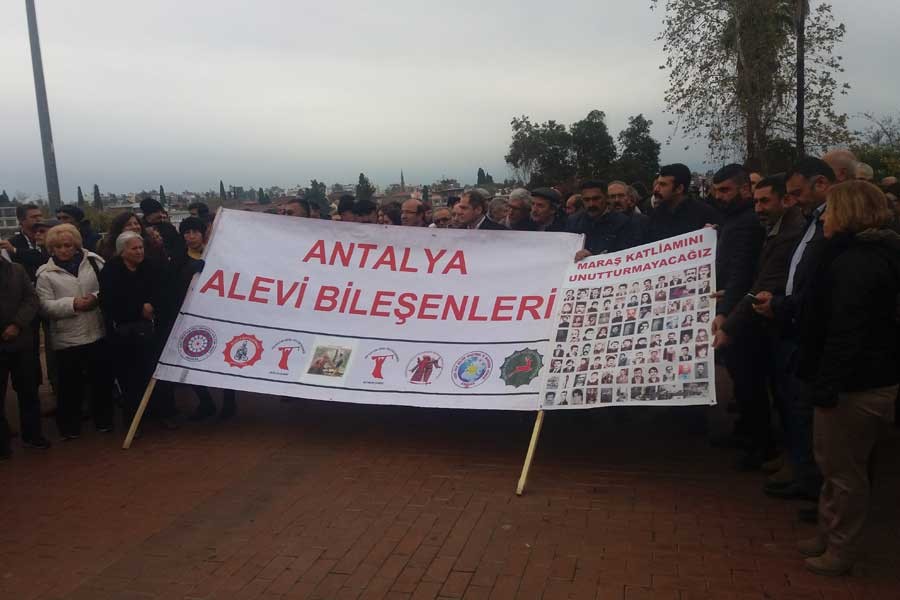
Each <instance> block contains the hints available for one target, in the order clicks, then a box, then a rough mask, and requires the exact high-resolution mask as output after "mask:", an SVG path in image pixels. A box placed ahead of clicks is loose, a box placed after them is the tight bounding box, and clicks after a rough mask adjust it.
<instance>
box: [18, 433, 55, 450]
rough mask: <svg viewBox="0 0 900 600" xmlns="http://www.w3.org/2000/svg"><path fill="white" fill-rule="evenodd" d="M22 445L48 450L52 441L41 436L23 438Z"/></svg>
mask: <svg viewBox="0 0 900 600" xmlns="http://www.w3.org/2000/svg"><path fill="white" fill-rule="evenodd" d="M22 445H23V446H25V447H26V448H34V449H36V450H46V449H47V448H49V447H50V442H49V441H47V438H45V437H43V436H41V437H36V438H31V439H25V438H22Z"/></svg>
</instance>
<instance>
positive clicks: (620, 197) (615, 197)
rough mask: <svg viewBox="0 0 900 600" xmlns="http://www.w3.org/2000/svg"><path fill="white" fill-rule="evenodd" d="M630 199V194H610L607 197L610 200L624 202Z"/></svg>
mask: <svg viewBox="0 0 900 600" xmlns="http://www.w3.org/2000/svg"><path fill="white" fill-rule="evenodd" d="M627 197H628V194H610V195H609V196H607V198H609V199H610V200H624V199H625V198H627Z"/></svg>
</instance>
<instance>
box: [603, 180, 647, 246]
mask: <svg viewBox="0 0 900 600" xmlns="http://www.w3.org/2000/svg"><path fill="white" fill-rule="evenodd" d="M607 192H608V199H609V207H610V209H611V210H613V211H615V212H618V213H622V214H623V215H625V216H626V217H628V221H629V226H630V227H631V236H632V239H634V240H635V241H636V242H640V241H641V240H643V239H644V237H646V233H645V230H646V228H647V215H644V214H642V213H641V211H640V209H639V208H638V207H637V203H638V200H639V198H638V194H637V191H635V189H634V188H633V187H631V186H630V185H628V184H626V183H625V182H624V181H612V182H610V184H609V187H608V188H607Z"/></svg>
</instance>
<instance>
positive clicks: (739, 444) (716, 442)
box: [709, 433, 752, 450]
mask: <svg viewBox="0 0 900 600" xmlns="http://www.w3.org/2000/svg"><path fill="white" fill-rule="evenodd" d="M709 445H710V446H712V447H713V448H738V449H741V450H746V449H749V448H750V446H751V445H752V442H751V440H750V438H749V437H746V436H743V435H740V434H737V433H728V434H725V435H717V436H714V437H711V438H710V439H709Z"/></svg>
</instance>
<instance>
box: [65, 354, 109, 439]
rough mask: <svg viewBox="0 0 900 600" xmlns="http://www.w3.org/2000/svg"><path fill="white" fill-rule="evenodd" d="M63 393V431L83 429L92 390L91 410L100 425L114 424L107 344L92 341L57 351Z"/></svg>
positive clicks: (69, 433)
mask: <svg viewBox="0 0 900 600" xmlns="http://www.w3.org/2000/svg"><path fill="white" fill-rule="evenodd" d="M56 359H57V367H58V372H59V394H58V395H57V398H58V399H57V405H56V425H57V427H58V428H59V433H60V434H61V435H64V436H65V435H77V434H78V433H79V432H80V431H81V407H82V405H83V402H84V396H85V394H86V393H87V392H88V390H90V406H91V414H92V416H93V418H94V425H95V426H96V427H97V428H98V429H108V428H110V427H112V421H113V406H112V374H111V373H110V372H109V367H108V364H107V351H106V344H105V342H104V341H103V340H98V341H96V342H93V343H91V344H85V345H83V346H75V347H73V348H65V349H63V350H57V351H56Z"/></svg>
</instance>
